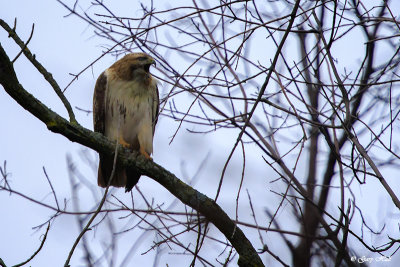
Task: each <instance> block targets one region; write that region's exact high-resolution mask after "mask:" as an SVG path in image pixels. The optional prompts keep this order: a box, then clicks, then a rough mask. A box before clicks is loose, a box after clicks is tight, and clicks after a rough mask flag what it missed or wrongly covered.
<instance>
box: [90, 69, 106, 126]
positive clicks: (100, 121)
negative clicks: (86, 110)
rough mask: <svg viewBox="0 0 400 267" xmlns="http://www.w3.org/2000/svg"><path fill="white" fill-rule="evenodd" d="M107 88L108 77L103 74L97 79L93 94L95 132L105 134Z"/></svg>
mask: <svg viewBox="0 0 400 267" xmlns="http://www.w3.org/2000/svg"><path fill="white" fill-rule="evenodd" d="M106 88H107V76H106V75H105V73H104V72H103V73H102V74H101V75H100V76H99V78H97V81H96V86H95V87H94V94H93V125H94V131H95V132H99V133H102V134H104V132H105V128H106V125H105V115H106V101H105V98H106Z"/></svg>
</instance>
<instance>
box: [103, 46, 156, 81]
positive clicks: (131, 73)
mask: <svg viewBox="0 0 400 267" xmlns="http://www.w3.org/2000/svg"><path fill="white" fill-rule="evenodd" d="M152 64H155V61H154V59H153V58H152V57H151V56H149V55H147V54H146V53H131V54H128V55H126V56H124V57H123V58H121V59H120V60H118V61H117V62H115V63H114V64H113V65H112V66H111V67H110V69H112V70H113V71H114V73H117V74H118V78H120V79H121V80H125V81H132V80H141V81H147V80H149V79H150V73H149V69H150V66H151V65H152Z"/></svg>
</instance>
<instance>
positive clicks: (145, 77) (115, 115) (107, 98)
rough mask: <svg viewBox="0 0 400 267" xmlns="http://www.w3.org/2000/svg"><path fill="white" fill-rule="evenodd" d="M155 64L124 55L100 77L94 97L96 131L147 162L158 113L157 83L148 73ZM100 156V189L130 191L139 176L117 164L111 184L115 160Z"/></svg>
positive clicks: (141, 56) (149, 59)
mask: <svg viewBox="0 0 400 267" xmlns="http://www.w3.org/2000/svg"><path fill="white" fill-rule="evenodd" d="M152 64H155V61H154V59H153V58H152V57H150V56H149V55H147V54H145V53H131V54H127V55H125V56H124V57H123V58H121V59H120V60H118V61H117V62H115V63H114V64H113V65H112V66H111V67H109V68H108V69H106V70H105V71H104V72H103V73H102V74H100V76H99V78H98V79H97V81H96V86H95V89H94V95H93V124H94V130H95V131H96V132H99V133H102V134H104V135H105V136H106V137H108V138H109V139H110V140H112V141H117V142H119V143H120V144H121V145H122V146H124V147H126V148H129V149H130V150H132V151H133V150H135V151H139V152H140V153H141V154H143V155H144V156H145V157H146V158H148V159H151V157H150V154H151V153H152V152H153V136H154V129H155V125H156V123H157V117H158V109H159V95H158V89H157V80H156V79H155V78H153V77H152V76H151V74H150V72H149V69H150V66H151V65H152ZM99 156H100V163H99V170H98V178H97V183H98V185H99V186H101V187H107V185H108V183H110V185H111V186H115V187H125V192H129V191H131V190H132V188H133V187H134V186H135V184H136V183H137V182H138V180H139V178H140V173H138V172H137V171H135V170H132V169H129V168H125V167H123V166H120V165H119V164H118V163H117V164H116V166H115V172H114V176H113V177H112V180H111V181H110V182H109V179H110V176H111V172H112V170H113V162H114V157H113V156H109V155H106V154H103V153H100V155H99Z"/></svg>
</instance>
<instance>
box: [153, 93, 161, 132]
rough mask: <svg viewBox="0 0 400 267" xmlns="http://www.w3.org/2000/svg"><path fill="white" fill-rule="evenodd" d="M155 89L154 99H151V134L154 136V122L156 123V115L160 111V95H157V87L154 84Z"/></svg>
mask: <svg viewBox="0 0 400 267" xmlns="http://www.w3.org/2000/svg"><path fill="white" fill-rule="evenodd" d="M155 90H156V92H155V95H154V99H153V107H152V108H153V112H152V115H153V117H152V119H153V136H154V130H155V128H156V124H157V121H158V115H159V112H160V95H159V93H158V87H157V86H155Z"/></svg>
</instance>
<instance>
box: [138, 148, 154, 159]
mask: <svg viewBox="0 0 400 267" xmlns="http://www.w3.org/2000/svg"><path fill="white" fill-rule="evenodd" d="M140 154H142V155H143V156H144V157H145V158H146V159H148V160H151V161H153V158H152V157H150V155H149V154H148V153H147V152H146V151H145V150H144V148H143V147H142V146H141V147H140Z"/></svg>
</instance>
